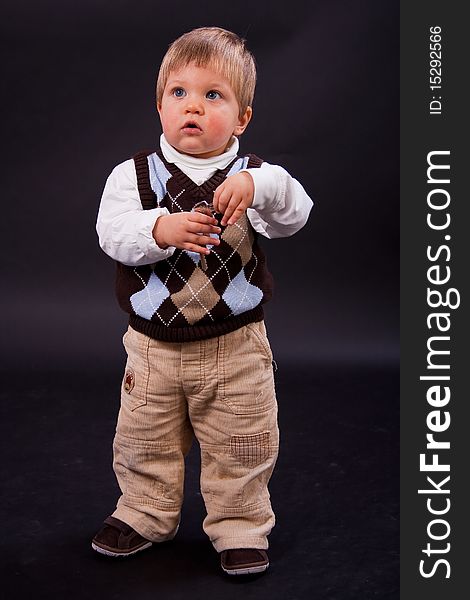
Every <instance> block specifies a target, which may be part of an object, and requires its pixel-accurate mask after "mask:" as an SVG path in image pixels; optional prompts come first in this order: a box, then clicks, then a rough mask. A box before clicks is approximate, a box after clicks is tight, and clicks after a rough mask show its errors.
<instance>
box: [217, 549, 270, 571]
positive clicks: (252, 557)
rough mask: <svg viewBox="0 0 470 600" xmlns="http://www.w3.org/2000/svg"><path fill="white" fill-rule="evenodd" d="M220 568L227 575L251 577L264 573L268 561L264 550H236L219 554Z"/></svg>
mask: <svg viewBox="0 0 470 600" xmlns="http://www.w3.org/2000/svg"><path fill="white" fill-rule="evenodd" d="M220 566H221V567H222V569H223V570H224V571H225V572H226V573H228V574H229V575H251V574H252V573H262V572H263V571H266V569H267V568H268V567H269V560H268V555H267V553H266V550H259V549H258V548H236V549H234V550H223V552H221V553H220Z"/></svg>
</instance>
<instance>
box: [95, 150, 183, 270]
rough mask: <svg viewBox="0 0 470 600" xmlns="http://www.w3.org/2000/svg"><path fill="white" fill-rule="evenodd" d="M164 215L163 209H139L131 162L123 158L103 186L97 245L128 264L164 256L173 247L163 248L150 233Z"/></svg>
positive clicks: (172, 250) (97, 223)
mask: <svg viewBox="0 0 470 600" xmlns="http://www.w3.org/2000/svg"><path fill="white" fill-rule="evenodd" d="M167 214H169V212H168V210H167V209H166V208H153V209H151V210H144V209H143V208H142V204H141V202H140V196H139V190H138V188H137V176H136V172H135V166H134V161H133V160H132V159H131V160H126V161H125V162H123V163H121V164H120V165H118V166H117V167H115V168H114V169H113V171H112V172H111V174H110V175H109V177H108V179H107V181H106V185H105V187H104V191H103V195H102V197H101V203H100V207H99V210H98V219H97V222H96V231H97V233H98V238H99V243H100V246H101V248H102V249H103V250H104V252H106V254H107V255H108V256H110V257H111V258H113V259H114V260H117V261H118V262H121V263H123V264H125V265H129V266H132V267H137V266H140V265H148V264H151V263H155V262H158V261H160V260H163V259H165V258H168V257H169V256H171V255H172V254H173V252H174V251H175V248H174V247H172V246H170V247H169V248H167V249H165V250H163V249H162V248H160V247H159V246H158V245H157V243H156V242H155V239H154V238H153V236H152V230H153V227H154V225H155V222H156V220H157V219H158V217H160V216H162V215H167Z"/></svg>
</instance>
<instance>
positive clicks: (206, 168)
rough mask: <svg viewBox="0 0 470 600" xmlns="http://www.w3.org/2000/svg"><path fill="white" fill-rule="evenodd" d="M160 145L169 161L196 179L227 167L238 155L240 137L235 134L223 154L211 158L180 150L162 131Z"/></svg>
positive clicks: (207, 176)
mask: <svg viewBox="0 0 470 600" xmlns="http://www.w3.org/2000/svg"><path fill="white" fill-rule="evenodd" d="M160 147H161V149H162V153H163V156H164V157H165V159H166V160H167V161H168V162H170V163H174V164H175V165H176V166H177V167H178V168H179V169H181V170H182V171H183V172H184V173H186V174H187V175H188V176H189V177H191V179H193V180H196V179H200V178H201V177H203V178H204V179H208V178H209V177H210V176H211V175H212V174H214V173H215V171H217V169H225V167H226V166H227V165H228V164H229V163H230V162H231V161H232V160H233V159H234V158H235V156H236V155H237V152H238V148H239V143H238V139H237V138H236V137H235V136H232V138H231V140H230V142H229V145H228V146H227V149H226V150H225V152H224V153H223V154H219V155H218V156H211V157H210V158H197V157H195V156H190V155H189V154H182V153H181V152H178V150H176V149H175V148H173V146H170V144H169V143H168V142H167V140H166V138H165V136H164V135H163V133H162V135H161V136H160ZM209 173H210V174H209ZM208 174H209V175H208Z"/></svg>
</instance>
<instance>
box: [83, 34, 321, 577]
mask: <svg viewBox="0 0 470 600" xmlns="http://www.w3.org/2000/svg"><path fill="white" fill-rule="evenodd" d="M255 83H256V70H255V64H254V59H253V57H252V55H251V53H250V52H249V51H248V50H247V48H246V47H245V45H244V40H242V39H240V38H239V37H238V36H237V35H235V34H233V33H231V32H229V31H226V30H224V29H220V28H217V27H207V28H200V29H196V30H193V31H191V32H189V33H186V34H184V35H183V36H182V37H180V38H179V39H177V40H176V41H175V42H173V44H172V45H171V46H170V48H169V50H168V52H167V53H166V55H165V57H164V59H163V62H162V65H161V68H160V72H159V76H158V82H157V108H158V113H159V115H160V120H161V124H162V129H163V135H162V136H161V138H160V148H159V149H158V150H157V151H156V152H140V153H139V154H137V155H135V156H134V158H133V159H132V160H128V161H126V162H123V163H122V164H120V165H118V166H117V167H116V168H115V169H114V170H113V171H112V173H111V175H110V176H109V178H108V180H107V182H106V186H105V189H104V192H103V197H102V200H101V205H100V209H99V213H98V221H97V232H98V236H99V240H100V245H101V247H102V249H103V250H104V251H105V252H106V253H107V254H108V255H109V256H110V257H111V258H113V259H114V260H115V261H117V282H116V290H117V296H118V300H119V303H120V305H121V307H122V308H123V309H124V310H125V311H127V312H128V313H129V314H130V318H129V327H128V329H127V332H126V333H125V335H124V338H123V343H124V346H125V349H126V351H127V363H126V368H125V374H124V378H123V382H122V388H121V408H120V411H119V417H118V422H117V428H116V435H115V438H114V444H113V450H114V461H113V467H114V471H115V474H116V477H117V480H118V483H119V486H120V488H121V491H122V495H121V497H120V498H119V500H118V503H117V507H116V510H115V511H114V512H113V514H112V515H111V516H109V517H108V518H107V519H105V521H104V524H103V526H102V528H101V529H100V531H99V532H98V533H97V534H96V535H95V537H94V538H93V542H92V547H93V548H94V549H95V550H96V551H98V552H100V553H102V554H106V555H109V556H116V557H120V556H129V555H131V554H135V553H136V552H140V551H142V550H144V549H145V548H148V547H150V546H151V545H152V543H156V542H162V541H165V540H170V539H172V538H173V537H174V536H175V535H176V532H177V530H178V526H179V521H180V512H181V504H182V501H183V480H184V466H185V462H184V458H185V456H186V454H187V453H188V452H189V449H190V447H191V443H192V440H193V437H194V436H195V437H196V438H197V440H198V442H199V445H200V449H201V491H202V495H203V498H204V502H205V506H206V510H207V516H206V518H205V519H204V523H203V528H204V531H205V532H206V534H207V535H208V536H209V538H210V540H211V542H212V544H213V546H214V548H215V550H216V551H217V552H218V553H220V559H221V567H222V569H223V570H224V571H225V572H226V573H228V574H231V575H242V574H247V573H258V572H262V571H264V570H266V569H267V567H268V565H269V561H268V555H267V552H266V550H267V548H268V540H267V536H268V534H269V533H270V531H271V529H272V527H273V525H274V513H273V511H272V508H271V504H270V499H269V498H270V497H269V492H268V482H269V479H270V476H271V474H272V471H273V468H274V464H275V462H276V458H277V453H278V445H279V433H278V427H277V404H276V397H275V391H274V380H273V361H272V358H273V357H272V353H271V348H270V345H269V342H268V339H267V337H266V329H265V326H264V321H263V308H262V305H263V304H264V303H265V302H266V301H268V300H269V299H270V297H271V291H272V278H271V275H270V273H269V271H268V270H267V267H266V261H265V257H264V254H263V251H262V250H261V248H260V247H259V245H258V243H257V236H258V234H259V233H260V234H261V235H263V236H265V237H267V238H275V237H284V236H289V235H292V234H294V233H295V232H296V231H298V230H299V229H300V228H301V227H303V225H304V224H305V222H306V221H307V218H308V215H309V212H310V209H311V207H312V201H311V200H310V198H309V197H308V196H307V194H306V193H305V191H304V189H303V188H302V186H301V185H300V184H299V183H298V182H297V181H296V180H295V179H293V178H292V177H291V176H290V175H289V174H288V173H287V172H286V171H285V170H284V169H282V168H281V167H279V166H275V165H270V164H268V163H266V162H263V161H262V160H261V159H259V158H258V157H256V156H255V155H250V154H249V155H246V156H244V157H239V156H238V155H237V152H238V136H240V135H241V134H242V133H243V132H244V130H245V129H246V127H247V125H248V123H249V122H250V119H251V115H252V108H251V104H252V101H253V95H254V89H255Z"/></svg>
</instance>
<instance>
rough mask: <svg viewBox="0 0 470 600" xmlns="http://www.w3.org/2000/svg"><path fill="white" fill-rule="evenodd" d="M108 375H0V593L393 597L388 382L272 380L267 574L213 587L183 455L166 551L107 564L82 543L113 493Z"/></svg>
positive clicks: (335, 377) (191, 466)
mask: <svg viewBox="0 0 470 600" xmlns="http://www.w3.org/2000/svg"><path fill="white" fill-rule="evenodd" d="M120 377H121V375H120V373H115V374H107V375H106V376H103V375H101V376H98V375H97V374H96V373H93V372H80V373H60V374H57V373H56V374H52V373H51V374H44V373H43V374H40V375H34V374H33V373H29V374H28V373H26V374H25V373H22V374H21V376H20V378H18V377H17V376H16V374H14V373H11V372H9V373H3V375H2V381H3V385H2V387H1V390H2V391H1V393H0V397H1V407H0V414H1V425H0V426H1V440H2V453H1V471H2V472H1V485H2V489H3V500H2V502H1V505H0V512H1V514H0V517H1V519H0V523H1V535H0V547H1V552H2V557H1V561H0V564H1V567H2V571H3V573H2V575H1V580H0V591H1V595H2V597H4V598H6V599H8V600H13V599H17V598H21V599H23V598H25V599H29V598H34V599H43V598H44V599H45V598H47V599H53V600H54V599H55V598H61V599H62V598H67V599H75V598H76V599H83V600H85V599H95V598H96V599H100V600H101V599H103V600H111V599H121V598H122V599H124V598H125V599H133V598H135V599H137V598H138V599H139V600H140V599H142V600H146V599H152V600H153V599H160V600H166V599H170V600H179V599H184V600H231V599H234V600H235V599H237V600H240V599H241V598H242V599H243V600H250V599H256V600H262V599H263V598H269V599H270V600H297V599H299V600H301V599H302V600H304V599H307V598H308V599H309V598H315V599H317V600H321V599H324V598H328V599H334V600H343V599H354V600H367V599H369V598H379V599H381V600H388V599H398V597H399V591H398V589H399V570H398V569H399V564H398V547H399V538H398V517H399V508H398V496H399V483H398V457H399V449H398V385H399V382H398V371H397V370H395V369H382V370H379V369H374V370H367V369H365V368H354V369H353V368H347V369H346V368H336V369H331V368H328V369H325V368H323V367H321V368H320V367H317V368H314V367H312V368H311V369H309V370H305V369H298V370H289V371H287V370H286V368H284V369H283V368H282V367H281V368H280V369H279V371H278V372H277V374H276V377H277V392H278V401H279V421H280V429H281V452H280V456H279V460H278V463H277V467H276V470H275V473H274V476H273V478H272V480H271V486H270V490H271V499H272V503H273V508H274V510H275V512H276V517H277V525H276V527H275V528H274V529H273V532H272V534H271V536H270V560H271V567H270V569H269V571H268V572H267V573H266V574H265V575H263V576H258V577H253V579H251V580H244V581H240V580H238V579H237V578H235V579H234V578H230V579H229V578H227V577H226V576H224V575H223V574H222V572H221V571H220V570H219V565H218V557H217V554H216V553H215V551H214V550H213V549H212V546H211V544H210V543H209V541H208V539H207V538H206V537H205V534H204V532H203V531H202V528H201V523H202V520H203V518H204V505H203V502H202V498H201V495H200V493H199V489H198V477H199V475H198V469H199V460H198V453H197V448H198V447H197V445H196V444H195V445H193V449H192V451H191V453H190V455H189V457H188V468H187V481H186V492H185V505H184V510H183V515H182V522H181V527H180V530H179V533H178V535H177V537H176V539H175V540H174V541H172V542H168V543H166V544H162V545H161V546H158V547H154V548H152V549H151V550H148V551H146V552H144V553H142V554H140V555H137V556H136V557H134V558H129V559H124V560H120V561H115V560H113V559H107V558H105V557H102V556H100V555H98V554H96V553H94V552H93V551H92V550H91V546H90V539H91V537H92V535H93V534H94V533H95V530H96V529H97V528H98V527H99V526H100V524H101V521H102V519H103V518H104V517H105V516H106V515H107V514H108V513H110V512H112V510H113V508H114V505H115V501H116V497H117V495H118V489H117V486H116V483H115V480H114V474H113V471H112V467H111V442H112V437H113V433H114V427H115V419H116V415H117V410H118V404H117V402H118V396H119V385H120Z"/></svg>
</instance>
